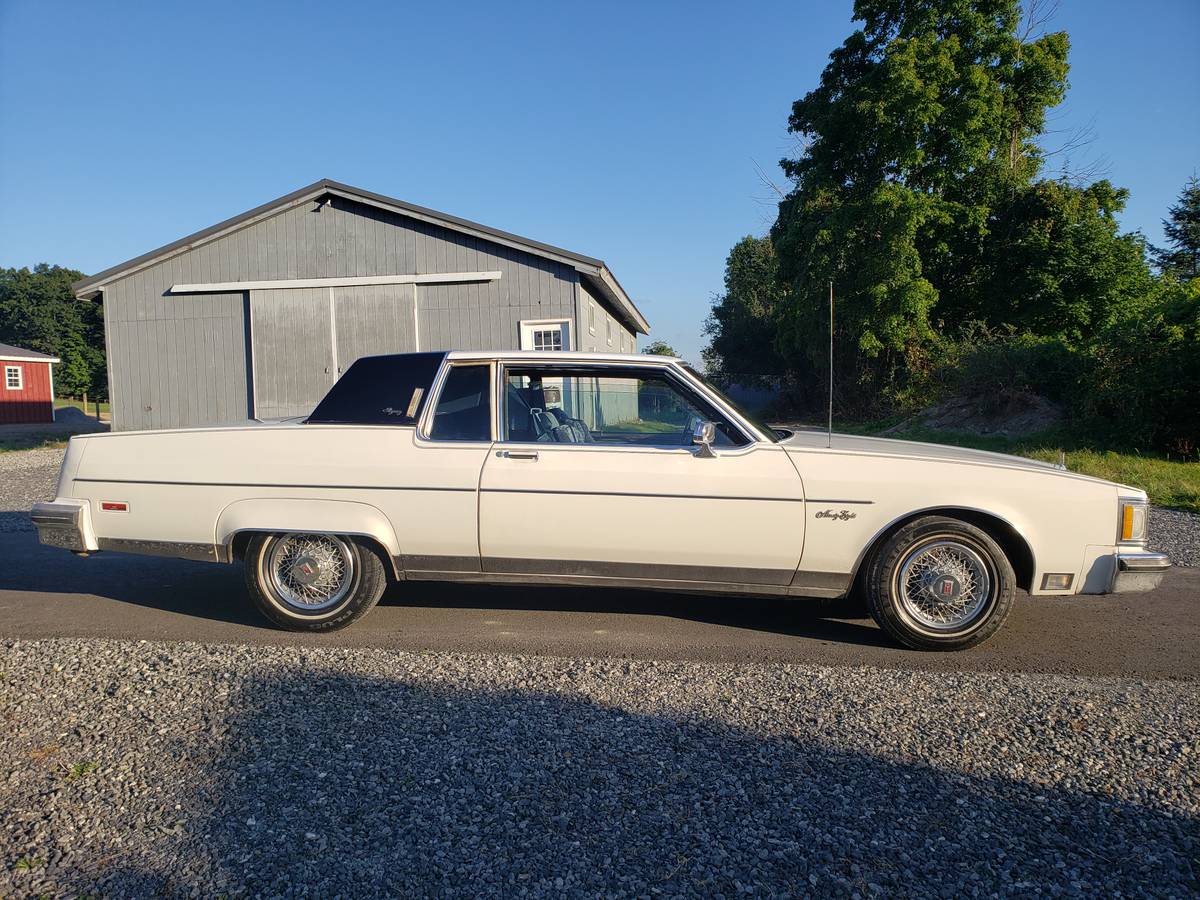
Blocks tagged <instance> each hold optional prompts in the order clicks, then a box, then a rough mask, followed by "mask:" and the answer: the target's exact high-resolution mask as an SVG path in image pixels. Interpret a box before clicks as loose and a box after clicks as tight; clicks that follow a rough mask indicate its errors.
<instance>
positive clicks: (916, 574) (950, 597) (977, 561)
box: [894, 537, 995, 633]
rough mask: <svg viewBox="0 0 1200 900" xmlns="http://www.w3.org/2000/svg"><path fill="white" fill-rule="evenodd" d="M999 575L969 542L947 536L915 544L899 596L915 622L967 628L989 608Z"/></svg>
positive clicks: (900, 574)
mask: <svg viewBox="0 0 1200 900" xmlns="http://www.w3.org/2000/svg"><path fill="white" fill-rule="evenodd" d="M994 581H995V578H994V575H993V572H992V567H991V565H990V564H989V563H988V562H986V561H985V559H984V557H983V556H982V555H981V554H980V553H979V551H977V550H976V549H975V548H973V547H971V546H970V545H969V544H967V543H966V542H964V541H961V540H958V539H955V538H951V537H943V538H937V539H933V540H926V541H922V542H921V543H919V544H918V545H917V546H915V547H913V548H912V549H911V550H910V551H909V552H908V554H907V555H906V556H905V557H904V559H903V561H902V562H901V563H900V565H899V566H898V567H897V570H896V576H895V581H894V586H895V598H896V600H897V602H898V605H899V607H900V609H901V611H902V612H903V614H904V615H906V616H907V617H909V618H910V619H911V620H912V621H913V623H914V624H915V625H917V626H918V627H920V628H923V629H927V630H929V631H933V632H939V633H950V632H958V631H962V630H963V629H964V628H967V627H969V626H970V625H971V624H972V623H974V622H975V621H976V620H977V619H978V618H979V617H980V616H981V615H982V614H983V613H984V611H985V610H986V608H987V605H988V601H989V600H990V599H991V596H992V592H993V584H994Z"/></svg>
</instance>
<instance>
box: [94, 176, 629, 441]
mask: <svg viewBox="0 0 1200 900" xmlns="http://www.w3.org/2000/svg"><path fill="white" fill-rule="evenodd" d="M75 290H76V294H77V296H79V297H81V298H83V299H87V298H91V297H96V296H98V295H102V296H103V302H104V304H105V326H106V341H107V343H108V358H109V383H110V394H111V396H112V400H113V415H114V422H115V425H116V427H117V428H121V429H127V428H131V427H133V428H162V427H177V426H185V425H194V424H207V423H217V422H229V421H237V420H241V419H245V418H247V417H248V416H252V417H259V418H271V417H276V416H285V415H300V414H304V413H307V412H308V411H309V410H310V409H311V408H312V404H313V403H314V402H315V401H316V400H317V399H319V398H320V396H322V395H323V393H324V391H325V390H326V389H327V388H328V386H329V385H330V384H332V382H333V381H334V380H336V378H337V375H338V372H339V371H341V370H344V369H345V368H346V367H348V366H349V364H350V363H351V362H352V361H353V360H354V359H356V358H358V357H359V356H364V355H370V354H373V353H379V352H400V351H405V350H418V349H419V350H438V349H492V348H496V347H517V346H519V342H520V330H521V327H522V325H521V323H523V322H528V321H539V322H540V321H551V322H557V321H561V322H564V323H567V322H569V323H571V324H570V326H569V327H570V328H572V329H574V328H578V327H579V325H578V323H579V322H580V311H581V308H583V307H584V305H585V302H587V301H585V299H584V298H585V297H587V298H591V302H592V303H594V302H596V298H599V302H600V303H601V304H602V305H603V307H604V308H605V310H606V311H607V314H608V315H610V316H611V317H612V318H614V319H615V320H619V321H620V323H621V328H622V330H623V333H624V335H626V336H627V337H628V344H629V347H630V348H631V349H632V347H633V343H634V339H635V336H636V333H637V332H638V331H642V332H644V331H646V329H647V328H648V326H647V325H646V324H645V320H644V319H643V318H642V317H641V314H640V313H639V312H637V310H636V308H635V307H633V304H632V302H631V301H629V299H628V297H626V296H625V295H624V291H623V290H621V289H620V285H619V284H618V283H617V282H616V280H615V278H613V277H612V275H611V273H610V272H608V270H607V267H606V266H605V265H604V263H603V262H601V261H600V260H596V259H593V258H591V257H583V256H580V255H578V254H572V253H570V252H568V251H564V250H561V249H559V248H555V247H551V246H550V245H545V244H539V243H536V242H531V241H528V240H526V239H523V238H519V237H517V236H515V235H511V234H508V233H506V232H500V231H496V230H494V229H489V228H486V227H484V226H480V225H476V224H475V223H470V222H466V221H465V220H460V219H454V218H452V217H448V216H445V215H443V214H440V213H435V212H433V211H431V210H424V209H422V208H419V207H411V206H408V205H406V204H402V203H400V201H392V200H389V199H388V198H382V197H380V196H379V195H374V194H369V193H367V192H364V191H360V190H358V189H355V188H349V187H348V186H345V185H339V184H337V183H335V182H318V183H317V184H316V185H312V186H310V187H309V188H305V189H302V190H301V191H298V192H296V193H295V194H291V195H288V197H284V198H280V200H278V201H274V202H273V203H271V204H267V205H265V206H263V207H259V208H258V209H256V210H251V211H250V212H248V213H245V214H243V215H242V216H239V217H236V218H234V219H230V220H228V221H227V222H223V223H220V224H219V225H216V226H213V228H210V229H206V230H205V231H202V232H198V233H197V234H196V235H192V236H190V237H188V238H184V239H183V240H181V241H176V242H175V243H173V244H169V245H166V246H165V247H162V248H159V249H158V250H155V251H151V252H150V253H148V254H145V255H143V256H141V257H138V258H136V259H134V260H130V261H129V262H127V263H123V264H121V265H120V266H116V267H113V268H112V269H109V270H106V271H105V272H101V273H99V274H98V275H95V276H93V277H91V278H88V279H84V280H83V281H81V282H79V283H78V284H77V285H75ZM564 327H568V326H567V325H565V324H564ZM573 343H574V342H573ZM575 345H576V346H580V345H579V344H575Z"/></svg>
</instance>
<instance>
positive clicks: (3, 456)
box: [0, 450, 1200, 566]
mask: <svg viewBox="0 0 1200 900" xmlns="http://www.w3.org/2000/svg"><path fill="white" fill-rule="evenodd" d="M63 452H64V451H62V450H23V451H18V452H11V453H0V531H26V530H29V529H31V528H32V527H33V526H32V525H31V524H30V522H29V517H28V516H27V515H25V514H24V512H23V511H25V510H28V509H29V508H30V507H31V506H32V505H33V504H34V503H35V502H37V501H38V500H48V499H52V498H53V497H54V488H55V486H56V485H57V483H58V468H59V466H60V465H61V464H62V457H63ZM14 511H19V512H14ZM1150 536H1151V541H1150V547H1151V549H1152V550H1159V551H1162V552H1164V553H1166V554H1168V555H1169V556H1170V557H1171V560H1172V562H1174V563H1175V565H1177V566H1200V515H1196V514H1195V513H1188V512H1181V511H1179V510H1174V509H1163V508H1161V507H1157V506H1156V507H1154V508H1153V509H1152V510H1151V514H1150Z"/></svg>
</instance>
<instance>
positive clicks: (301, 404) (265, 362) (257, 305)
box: [250, 288, 337, 419]
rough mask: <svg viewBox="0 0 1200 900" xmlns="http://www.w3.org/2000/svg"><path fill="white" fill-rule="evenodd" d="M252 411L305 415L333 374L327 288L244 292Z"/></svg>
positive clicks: (262, 415)
mask: <svg viewBox="0 0 1200 900" xmlns="http://www.w3.org/2000/svg"><path fill="white" fill-rule="evenodd" d="M250 334H251V346H252V350H253V353H254V415H255V416H256V417H257V418H259V419H275V418H280V417H282V416H305V415H308V414H309V413H310V412H312V410H313V407H314V406H316V405H317V401H318V400H320V399H321V398H322V397H324V396H325V392H326V391H328V390H329V388H330V387H331V386H332V385H333V383H334V381H336V380H337V367H336V364H335V363H334V358H333V317H332V316H331V315H330V312H329V288H284V289H279V290H269V291H251V292H250Z"/></svg>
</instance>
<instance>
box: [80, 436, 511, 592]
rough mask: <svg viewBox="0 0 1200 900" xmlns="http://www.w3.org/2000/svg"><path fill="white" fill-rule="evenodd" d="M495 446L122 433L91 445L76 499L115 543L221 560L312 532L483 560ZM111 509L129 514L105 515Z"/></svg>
mask: <svg viewBox="0 0 1200 900" xmlns="http://www.w3.org/2000/svg"><path fill="white" fill-rule="evenodd" d="M488 446H489V445H486V444H485V445H479V446H463V445H453V446H449V445H447V446H442V445H431V444H428V443H425V442H421V441H418V440H417V439H416V435H415V430H414V429H413V428H412V427H395V428H389V427H353V426H336V425H330V426H301V425H281V426H261V425H260V426H246V427H242V428H236V429H212V430H193V431H179V432H125V433H121V434H116V435H105V436H103V440H101V441H96V442H93V444H92V445H91V446H89V448H88V449H87V452H86V460H87V462H86V468H85V471H84V472H83V473H82V474H79V473H77V474H78V475H79V477H76V478H74V479H72V481H71V488H70V491H71V493H70V494H69V496H71V497H75V498H78V499H82V500H86V501H87V502H88V503H89V505H90V509H91V514H92V515H91V521H92V523H93V526H94V528H95V529H96V533H97V535H98V536H100V537H101V538H105V539H109V540H121V541H135V540H156V541H162V542H170V543H190V544H207V545H209V546H210V547H215V548H216V553H217V554H218V556H219V557H220V556H222V555H223V554H224V553H225V551H226V550H227V546H228V544H229V542H230V540H231V539H232V536H233V535H234V534H236V533H237V532H239V531H246V530H271V531H273V530H293V531H295V530H305V529H311V530H314V531H340V532H342V533H353V534H363V535H370V536H373V537H376V539H377V540H378V541H379V543H380V545H381V546H382V547H383V549H384V550H386V551H387V552H388V553H389V554H390V555H392V556H393V557H405V556H410V555H411V556H416V557H421V556H438V557H446V558H453V559H460V560H461V559H464V558H465V559H472V560H476V561H477V560H478V555H479V538H478V528H477V525H476V489H477V487H478V482H479V470H480V468H481V467H482V465H483V460H484V457H485V456H486V454H487V451H488ZM114 501H116V502H120V503H125V504H127V507H128V508H127V509H126V510H122V511H106V510H104V509H103V504H104V503H105V502H114ZM322 513H324V514H327V515H328V516H329V517H330V518H329V519H328V521H326V523H325V524H324V525H321V522H322V521H323V520H322V518H321V516H322ZM319 525H321V527H318V526H319ZM101 549H104V548H103V547H101ZM475 569H476V570H477V569H478V564H477V562H476V564H475Z"/></svg>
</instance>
